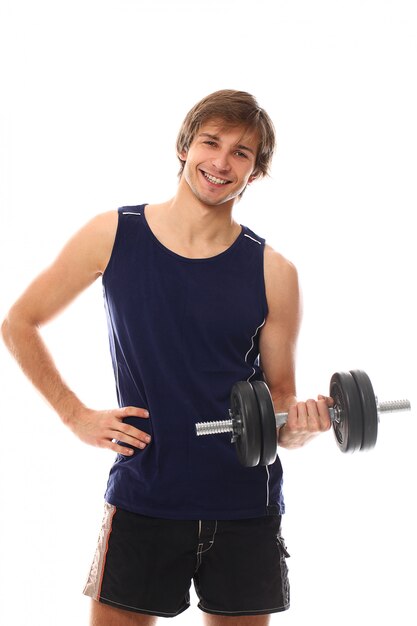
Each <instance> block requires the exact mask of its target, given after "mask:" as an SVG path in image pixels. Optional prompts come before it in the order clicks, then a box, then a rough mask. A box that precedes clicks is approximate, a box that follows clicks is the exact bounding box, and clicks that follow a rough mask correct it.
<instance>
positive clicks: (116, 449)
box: [103, 439, 135, 456]
mask: <svg viewBox="0 0 417 626" xmlns="http://www.w3.org/2000/svg"><path fill="white" fill-rule="evenodd" d="M103 447H104V448H110V450H114V452H117V453H118V454H123V455H124V456H132V455H133V454H134V452H135V451H134V450H132V448H126V447H125V446H121V445H120V444H119V443H117V441H116V439H112V440H111V441H110V442H108V443H107V445H105V446H103Z"/></svg>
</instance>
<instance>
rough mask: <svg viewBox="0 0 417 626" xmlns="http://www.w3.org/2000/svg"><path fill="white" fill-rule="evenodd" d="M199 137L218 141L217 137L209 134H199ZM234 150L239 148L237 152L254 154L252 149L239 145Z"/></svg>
mask: <svg viewBox="0 0 417 626" xmlns="http://www.w3.org/2000/svg"><path fill="white" fill-rule="evenodd" d="M199 137H208V138H209V139H213V140H214V141H220V137H218V136H217V135H211V134H210V133H200V134H199ZM236 148H239V150H247V151H248V152H250V153H251V154H253V155H254V154H255V151H254V150H252V148H249V146H244V145H243V144H241V143H240V144H238V145H237V146H236Z"/></svg>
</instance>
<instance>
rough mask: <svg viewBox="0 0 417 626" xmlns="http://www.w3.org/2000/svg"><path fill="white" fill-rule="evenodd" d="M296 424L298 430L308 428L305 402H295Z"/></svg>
mask: <svg viewBox="0 0 417 626" xmlns="http://www.w3.org/2000/svg"><path fill="white" fill-rule="evenodd" d="M297 416H298V419H297V426H298V430H307V429H308V410H307V404H306V403H305V402H298V403H297Z"/></svg>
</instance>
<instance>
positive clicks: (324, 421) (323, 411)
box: [317, 397, 331, 431]
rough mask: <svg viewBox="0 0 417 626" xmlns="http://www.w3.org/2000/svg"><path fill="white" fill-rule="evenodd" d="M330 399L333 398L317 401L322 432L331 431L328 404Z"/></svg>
mask: <svg viewBox="0 0 417 626" xmlns="http://www.w3.org/2000/svg"><path fill="white" fill-rule="evenodd" d="M329 399H330V400H331V398H327V397H323V398H319V399H318V400H317V409H318V422H319V426H320V430H322V431H325V430H329V428H330V426H331V421H330V413H329V403H328V400H329Z"/></svg>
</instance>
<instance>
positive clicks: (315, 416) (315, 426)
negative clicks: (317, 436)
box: [306, 398, 320, 431]
mask: <svg viewBox="0 0 417 626" xmlns="http://www.w3.org/2000/svg"><path fill="white" fill-rule="evenodd" d="M306 405H307V423H308V430H310V431H316V430H319V429H320V421H319V411H318V408H317V402H316V400H312V399H311V398H310V399H309V400H307V401H306Z"/></svg>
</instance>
